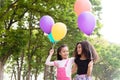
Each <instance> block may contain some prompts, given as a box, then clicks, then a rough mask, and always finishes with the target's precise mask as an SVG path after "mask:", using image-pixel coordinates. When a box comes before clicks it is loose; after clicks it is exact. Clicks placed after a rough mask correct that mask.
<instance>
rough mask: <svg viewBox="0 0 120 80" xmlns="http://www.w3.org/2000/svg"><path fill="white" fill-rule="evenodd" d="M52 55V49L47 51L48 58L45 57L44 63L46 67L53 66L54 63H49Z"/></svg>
mask: <svg viewBox="0 0 120 80" xmlns="http://www.w3.org/2000/svg"><path fill="white" fill-rule="evenodd" d="M53 53H54V49H51V50H50V51H49V56H48V57H47V59H46V62H45V64H46V65H48V66H54V62H53V61H50V60H51V57H52V55H53Z"/></svg>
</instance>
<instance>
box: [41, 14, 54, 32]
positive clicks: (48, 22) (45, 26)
mask: <svg viewBox="0 0 120 80" xmlns="http://www.w3.org/2000/svg"><path fill="white" fill-rule="evenodd" d="M53 24H54V20H53V18H52V17H51V16H48V15H46V16H43V17H42V18H41V19H40V28H41V29H42V31H43V32H45V33H47V34H49V33H50V32H51V29H52V26H53Z"/></svg>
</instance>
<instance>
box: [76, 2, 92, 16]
mask: <svg viewBox="0 0 120 80" xmlns="http://www.w3.org/2000/svg"><path fill="white" fill-rule="evenodd" d="M74 11H75V13H76V14H77V15H78V16H79V15H80V14H81V13H82V12H84V11H92V5H91V2H90V1H89V0H76V2H75V4H74Z"/></svg>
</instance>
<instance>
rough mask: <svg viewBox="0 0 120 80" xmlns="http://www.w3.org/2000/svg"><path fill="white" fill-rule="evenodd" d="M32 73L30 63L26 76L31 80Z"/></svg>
mask: <svg viewBox="0 0 120 80" xmlns="http://www.w3.org/2000/svg"><path fill="white" fill-rule="evenodd" d="M30 74H31V65H28V73H27V76H26V80H30Z"/></svg>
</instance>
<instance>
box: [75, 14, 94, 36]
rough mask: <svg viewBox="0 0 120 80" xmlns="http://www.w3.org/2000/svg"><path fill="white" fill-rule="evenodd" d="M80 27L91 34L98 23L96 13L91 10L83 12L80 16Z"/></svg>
mask: <svg viewBox="0 0 120 80" xmlns="http://www.w3.org/2000/svg"><path fill="white" fill-rule="evenodd" d="M77 21H78V27H79V29H80V30H81V31H82V32H83V33H85V34H87V35H91V34H92V32H93V30H94V28H95V25H96V19H95V17H94V15H93V14H92V13H91V12H83V13H81V14H80V15H79V16H78V20H77Z"/></svg>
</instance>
